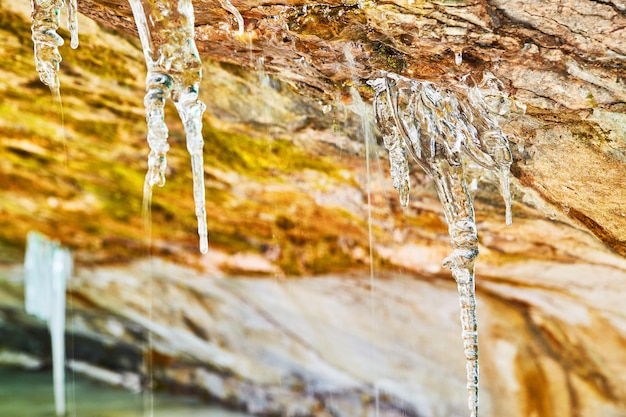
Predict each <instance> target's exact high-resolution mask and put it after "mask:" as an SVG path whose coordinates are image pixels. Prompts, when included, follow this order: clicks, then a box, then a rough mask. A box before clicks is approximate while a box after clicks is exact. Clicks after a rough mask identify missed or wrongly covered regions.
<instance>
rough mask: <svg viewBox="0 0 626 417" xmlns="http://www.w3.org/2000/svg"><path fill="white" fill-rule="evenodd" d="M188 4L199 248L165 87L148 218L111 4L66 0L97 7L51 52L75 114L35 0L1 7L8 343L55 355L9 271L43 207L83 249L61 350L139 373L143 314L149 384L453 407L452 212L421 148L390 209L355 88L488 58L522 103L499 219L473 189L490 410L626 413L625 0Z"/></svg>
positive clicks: (414, 410)
mask: <svg viewBox="0 0 626 417" xmlns="http://www.w3.org/2000/svg"><path fill="white" fill-rule="evenodd" d="M194 3H195V4H194V6H195V8H196V13H197V14H196V15H197V21H196V24H197V42H198V44H199V48H200V49H201V55H202V58H203V60H205V67H204V70H203V71H204V76H205V81H204V82H203V85H202V95H203V99H204V101H205V102H206V103H207V105H208V110H207V114H206V117H205V124H206V125H207V126H206V127H205V131H204V132H203V133H204V137H205V142H206V143H205V149H206V151H205V160H206V177H207V208H208V210H207V211H208V220H209V231H210V239H211V248H212V250H211V252H210V255H209V256H207V257H200V256H198V254H197V249H196V247H195V243H196V235H195V216H194V215H193V202H192V198H191V177H190V173H189V171H190V170H189V168H188V162H187V161H188V157H187V156H186V152H185V149H184V145H183V143H182V138H183V136H182V127H181V126H180V125H178V124H177V121H176V120H175V117H173V115H174V111H173V108H172V107H168V115H169V114H171V115H172V117H170V120H168V123H170V126H171V128H170V135H171V139H170V143H171V145H172V150H171V152H170V154H169V163H170V172H169V173H168V183H167V184H166V186H165V187H164V188H163V189H158V190H155V196H154V200H153V206H152V213H151V214H152V226H153V229H152V236H151V238H148V237H146V236H147V235H146V232H145V230H144V228H143V218H142V214H141V198H142V197H141V192H142V182H143V175H144V170H145V165H146V163H145V160H146V157H147V145H146V144H145V143H144V141H145V139H144V138H145V127H144V123H143V120H144V116H143V107H142V97H143V86H142V84H143V77H144V74H145V67H144V64H143V62H142V54H141V51H140V50H139V49H138V41H137V39H136V33H135V31H134V24H133V22H132V20H131V19H130V15H131V14H130V9H129V7H128V4H127V2H126V1H122V0H110V1H103V0H97V1H96V0H80V1H79V8H80V11H81V13H83V14H84V15H86V16H89V17H90V18H92V19H94V20H95V22H97V23H98V24H100V25H103V26H104V27H106V28H108V29H109V30H102V29H101V28H99V27H98V25H97V24H96V23H94V22H93V21H90V20H87V19H82V20H81V22H80V24H81V25H80V31H81V42H82V44H81V46H80V47H79V49H78V50H76V51H72V50H70V49H69V47H64V48H62V51H61V53H62V55H63V57H64V61H63V62H62V64H61V91H62V97H63V110H64V124H63V125H61V122H60V121H61V116H60V113H59V108H58V106H57V104H56V103H54V102H53V101H52V100H51V98H50V96H49V94H48V92H47V90H46V89H45V88H42V86H41V84H40V83H39V81H38V80H37V75H36V72H35V69H34V64H33V62H32V44H31V41H30V29H29V26H28V20H27V17H26V16H27V14H28V12H27V10H26V8H27V7H28V5H26V4H24V5H22V4H14V3H13V2H12V3H11V4H7V2H6V1H4V2H2V8H1V9H2V11H1V12H0V19H1V24H0V31H1V34H2V36H1V37H0V96H2V101H1V102H0V135H1V141H0V263H2V264H3V265H4V266H3V267H2V270H1V271H0V305H1V307H0V313H1V316H0V328H1V329H2V334H3V335H8V334H10V335H11V337H8V338H7V337H3V338H2V340H0V350H1V351H3V352H9V351H10V352H27V353H28V354H30V355H32V356H35V357H45V356H46V347H45V343H43V342H42V341H43V340H45V332H43V328H42V327H41V326H40V325H39V324H38V323H36V322H35V321H33V320H32V319H29V318H27V317H24V315H23V313H21V307H20V306H21V286H20V282H21V281H20V280H21V272H20V268H19V267H17V266H15V264H17V263H19V262H21V259H22V256H23V245H24V241H25V236H26V233H27V232H28V231H29V230H32V229H36V230H39V231H42V232H44V233H46V234H48V235H49V236H51V237H54V238H56V239H59V240H60V241H61V242H62V243H63V244H65V245H68V246H70V247H71V248H72V249H73V251H74V254H75V257H76V260H77V264H78V265H77V273H76V277H75V279H74V280H73V281H72V283H71V286H70V287H71V294H72V297H71V298H70V299H71V300H72V303H73V304H72V308H71V309H70V311H69V314H70V322H71V323H72V326H70V327H72V334H73V336H72V337H74V338H75V339H74V340H76V341H77V342H78V343H77V345H78V346H83V347H84V349H83V350H80V351H79V352H77V353H76V356H75V359H74V360H75V361H76V362H80V363H89V364H92V365H97V366H99V367H102V368H106V369H109V370H113V371H115V372H117V373H119V374H120V375H127V377H126V379H123V380H122V382H123V383H124V381H136V377H137V375H138V374H141V373H142V372H143V371H144V369H143V366H144V361H143V359H142V358H143V355H144V353H143V352H144V351H146V350H147V345H146V333H145V330H146V329H150V330H151V331H152V332H153V333H154V346H153V351H152V356H153V358H154V361H155V369H154V376H155V379H156V382H157V383H158V384H159V385H160V386H162V387H170V388H181V387H185V388H186V389H190V390H195V391H199V392H202V393H204V394H207V395H209V396H211V397H213V398H217V399H220V400H221V401H224V402H226V403H229V404H232V405H234V406H238V407H242V408H247V409H249V410H250V411H253V412H257V413H271V412H274V413H276V414H279V415H307V414H311V415H319V416H325V415H334V416H354V415H374V413H375V410H376V404H377V403H376V401H375V398H376V396H375V393H376V392H378V393H379V396H378V399H379V401H378V406H379V408H380V414H381V415H385V416H395V415H411V416H460V415H465V414H466V406H465V401H466V400H465V389H464V384H465V383H464V375H465V372H464V369H463V368H464V367H463V352H462V344H461V339H460V335H459V325H458V301H457V296H456V290H455V287H454V283H453V282H452V279H451V277H450V275H449V273H447V271H445V270H443V269H442V268H441V260H442V259H443V258H444V257H445V256H446V255H447V254H448V253H449V246H448V243H447V241H448V237H447V227H446V225H445V224H444V220H443V214H442V210H441V207H440V206H439V203H438V201H437V199H436V196H435V193H434V190H433V188H432V186H431V184H430V182H429V180H428V178H427V177H426V176H425V175H424V174H422V173H420V172H419V170H418V169H417V167H415V168H414V169H413V175H412V182H413V183H412V192H411V203H410V206H409V208H407V209H402V208H401V207H400V206H399V204H398V199H397V196H396V193H395V191H394V190H393V189H392V187H391V182H390V180H389V178H388V174H387V173H386V171H387V163H386V155H385V153H384V150H381V149H382V148H381V147H375V149H374V153H375V161H380V163H378V162H376V163H373V164H372V166H373V172H372V173H371V181H370V184H369V185H368V182H367V175H366V171H365V162H364V159H363V156H364V147H363V141H362V138H361V132H360V131H359V128H358V126H359V123H360V122H359V117H360V115H359V114H357V111H356V109H355V107H354V106H353V104H352V103H351V99H350V96H349V94H348V88H349V87H350V86H351V85H356V86H357V87H358V88H359V91H360V93H361V94H362V95H363V96H364V98H365V99H366V100H369V99H371V91H370V90H369V89H367V88H366V87H364V85H365V81H366V80H367V79H370V78H373V77H376V76H377V75H378V74H380V73H381V71H393V72H398V73H401V74H403V75H405V76H410V77H414V78H424V79H428V80H432V81H435V82H439V83H442V84H445V83H450V82H458V78H459V77H460V76H461V75H465V74H468V73H469V74H471V75H472V77H474V78H476V79H480V78H481V76H482V72H483V71H485V70H490V71H492V72H493V73H494V74H496V75H497V76H498V77H499V78H500V79H502V80H503V81H504V82H505V84H506V86H507V90H508V91H509V92H510V93H511V95H512V97H514V98H515V100H517V101H518V102H519V103H523V104H525V105H526V106H527V108H528V110H527V112H526V114H525V115H521V114H519V115H516V116H515V117H514V118H513V119H512V120H509V122H508V123H507V124H506V126H505V129H506V131H507V133H509V134H511V135H512V150H513V155H514V159H515V161H514V163H513V167H512V174H513V178H512V181H513V183H512V187H513V195H514V200H515V203H514V206H513V214H514V219H513V226H511V227H506V226H504V206H503V203H502V202H501V199H500V196H499V194H498V192H497V188H496V187H495V185H494V183H493V179H491V178H484V179H483V180H482V181H481V184H480V186H479V187H478V189H477V190H476V192H475V207H476V215H477V220H478V233H479V238H480V250H481V255H480V257H479V258H478V263H477V289H478V303H479V311H478V314H479V328H480V352H481V370H482V373H481V416H483V417H488V416H499V417H503V416H511V417H518V416H519V417H522V416H533V415H535V416H554V417H561V416H572V417H573V416H592V417H593V416H598V417H599V416H603V417H604V416H626V392H625V391H624V388H623V387H624V382H625V381H624V375H626V349H625V348H626V322H625V320H626V310H624V308H623V305H622V304H623V303H622V300H623V299H624V296H626V288H625V287H624V282H626V260H625V256H626V209H625V207H626V192H624V191H623V190H624V189H626V179H625V178H624V172H626V170H625V169H624V167H625V165H624V163H625V162H626V131H625V128H624V126H626V84H625V81H624V76H623V73H624V56H625V55H626V51H625V48H626V39H625V37H626V35H625V31H626V17H625V13H626V6H625V5H624V3H623V2H622V1H619V0H605V1H603V0H597V1H591V0H572V1H568V2H562V1H560V2H545V1H539V0H537V1H515V2H504V1H498V0H489V1H479V0H476V1H452V0H449V1H448V0H446V1H436V2H428V1H421V0H416V1H411V0H409V1H406V2H405V1H389V2H378V3H373V2H362V3H359V4H357V3H353V4H349V5H345V4H341V3H337V2H334V3H333V2H329V3H327V4H306V3H303V2H291V1H286V2H265V3H264V2H248V1H233V3H234V4H235V6H237V7H238V8H239V10H240V11H241V12H242V15H243V17H244V19H245V26H246V27H245V29H246V31H245V33H244V35H243V36H241V37H237V36H235V35H234V29H236V27H235V21H234V19H233V17H232V16H231V15H230V14H228V13H227V12H225V11H224V10H222V8H221V7H220V6H219V2H208V1H196V2H194ZM120 33H121V35H120ZM64 35H66V34H64ZM65 37H66V38H67V36H65ZM346 50H348V51H349V52H350V54H351V55H352V56H353V57H354V62H350V60H349V59H347V58H346ZM459 52H462V58H463V59H462V63H461V65H459V66H457V65H455V63H454V61H455V54H457V53H459ZM368 188H371V190H372V195H371V201H372V230H373V235H372V236H373V258H372V259H370V257H369V244H368V223H367V215H368V210H367V204H366V203H367V200H368V198H367V192H366V190H367V189H368ZM150 254H152V255H153V256H154V257H153V258H151V259H152V260H151V261H148V260H145V259H146V258H147V257H148V255H150ZM371 262H373V265H374V278H375V279H374V284H373V287H372V288H373V290H370V286H371V283H370V278H369V277H368V275H369V273H368V270H369V265H370V263H371ZM346 271H349V272H346ZM319 274H323V275H322V276H321V277H320V276H316V277H314V278H294V276H307V277H310V276H313V275H319ZM233 276H238V277H240V278H230V277H233ZM243 276H248V278H245V277H243ZM250 276H253V277H250ZM150 277H152V278H153V281H152V282H153V284H152V286H149V285H147V284H148V283H149V282H150V279H149V278H150ZM150 288H152V289H151V290H150ZM150 291H151V292H150ZM150 300H153V301H152V302H153V306H154V308H153V313H152V318H150V313H149V308H148V307H149V305H150V302H151V301H150ZM33 341H39V342H40V343H39V344H37V343H34V344H33V343H32V342H33ZM107 349H109V350H108V352H111V351H112V352H115V354H114V355H106V354H104V353H103V352H107ZM112 357H113V358H115V360H111V358H112ZM75 366H76V367H79V368H80V366H81V365H80V364H78V365H75ZM83 368H84V366H83ZM133 375H134V376H133ZM133 378H134V379H133ZM133 384H135V383H134V382H133V383H129V384H128V385H133Z"/></svg>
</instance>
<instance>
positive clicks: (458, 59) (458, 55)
mask: <svg viewBox="0 0 626 417" xmlns="http://www.w3.org/2000/svg"><path fill="white" fill-rule="evenodd" d="M462 63H463V51H455V52H454V64H455V65H456V66H457V67H458V66H461V64H462Z"/></svg>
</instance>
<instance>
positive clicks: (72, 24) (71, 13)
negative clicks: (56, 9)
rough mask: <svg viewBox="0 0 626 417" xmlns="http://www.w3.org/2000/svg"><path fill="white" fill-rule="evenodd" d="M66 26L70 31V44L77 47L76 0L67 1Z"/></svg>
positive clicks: (73, 47)
mask: <svg viewBox="0 0 626 417" xmlns="http://www.w3.org/2000/svg"><path fill="white" fill-rule="evenodd" d="M67 28H68V30H69V31H70V46H71V47H72V49H76V48H78V4H77V3H76V0H68V2H67Z"/></svg>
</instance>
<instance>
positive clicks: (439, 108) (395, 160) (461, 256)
mask: <svg viewBox="0 0 626 417" xmlns="http://www.w3.org/2000/svg"><path fill="white" fill-rule="evenodd" d="M463 81H467V79H465V80H463ZM368 83H369V84H370V85H371V86H372V87H373V88H374V90H375V93H376V97H375V100H374V111H375V115H376V122H377V124H378V126H379V128H380V130H381V132H382V136H383V142H384V145H385V147H386V148H387V150H388V151H389V161H390V165H391V177H392V179H393V185H394V187H395V188H396V189H397V190H398V191H399V194H400V202H401V204H402V205H403V206H406V205H407V204H408V202H409V189H410V179H409V155H410V156H411V158H412V159H413V160H414V161H416V162H417V164H418V165H419V166H420V167H421V168H422V169H423V170H424V171H425V172H426V173H427V174H428V175H429V176H430V177H431V178H432V179H433V181H434V183H435V187H436V190H437V194H438V196H439V199H440V200H441V203H442V205H443V209H444V215H445V218H446V221H447V223H448V230H449V233H450V244H451V246H452V248H453V252H452V254H451V255H450V256H448V257H447V258H446V259H445V260H444V261H443V265H444V266H445V267H447V268H449V269H450V270H451V271H452V275H453V277H454V279H455V280H456V282H457V286H458V291H459V299H460V305H461V325H462V328H463V332H462V337H463V344H464V352H465V358H466V366H467V390H468V405H469V409H470V415H471V416H472V417H476V416H477V413H478V329H477V323H476V298H475V289H474V260H475V258H476V256H477V255H478V238H477V234H476V223H475V220H474V208H473V206H472V198H471V196H470V194H469V193H468V189H467V182H466V172H465V167H466V164H468V163H470V162H474V163H477V164H478V165H480V166H482V167H483V168H485V169H487V170H490V171H493V172H495V173H496V174H497V175H498V177H499V180H500V181H499V186H500V191H501V194H502V195H503V197H504V200H505V205H506V222H507V224H510V222H511V197H510V191H509V169H510V166H511V162H512V157H511V151H510V149H509V142H508V139H507V137H506V135H505V134H504V133H503V132H502V130H501V129H500V127H499V126H498V122H497V117H498V116H503V115H505V114H506V113H507V112H508V110H509V107H510V101H509V99H508V97H507V96H506V94H505V93H504V92H503V85H502V83H501V82H500V81H499V80H498V79H497V78H496V77H495V76H493V75H492V74H491V73H486V74H485V75H484V77H483V81H482V83H481V84H480V85H472V86H469V85H467V84H466V83H464V84H463V85H462V86H459V88H458V89H456V91H455V90H453V89H451V88H443V87H439V86H437V85H436V84H434V83H431V82H427V81H419V80H413V79H409V78H405V77H402V76H399V75H396V74H392V73H385V74H383V76H382V77H381V78H377V79H374V80H371V81H369V82H368Z"/></svg>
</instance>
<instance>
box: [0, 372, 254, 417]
mask: <svg viewBox="0 0 626 417" xmlns="http://www.w3.org/2000/svg"><path fill="white" fill-rule="evenodd" d="M145 402H146V401H145V397H144V395H143V394H136V393H133V392H130V391H127V390H124V389H123V388H117V387H112V386H109V385H104V384H102V383H99V382H97V381H93V380H90V379H88V378H85V377H82V376H80V375H76V376H73V375H72V374H71V373H70V372H68V374H67V409H68V413H67V416H68V417H144V416H146V415H151V414H150V413H148V412H146V411H145V410H144V403H145ZM152 415H153V416H154V417H250V416H249V415H248V414H244V413H241V412H236V411H230V410H226V409H224V408H222V407H220V406H218V405H213V404H207V403H203V402H201V401H199V400H198V399H196V398H192V397H184V396H182V397H181V396H174V395H170V394H164V393H155V394H154V414H152ZM0 416H1V417H56V416H55V412H54V398H53V394H52V373H51V372H28V371H23V370H20V369H14V368H5V367H0Z"/></svg>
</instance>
